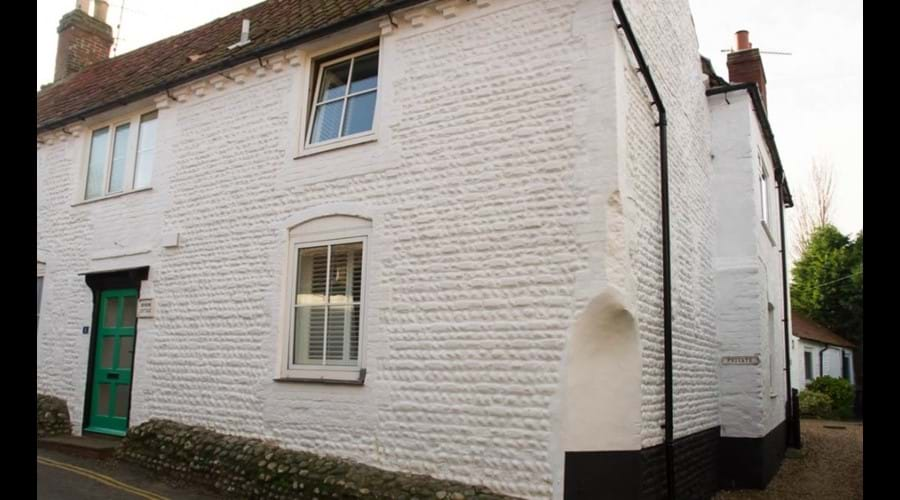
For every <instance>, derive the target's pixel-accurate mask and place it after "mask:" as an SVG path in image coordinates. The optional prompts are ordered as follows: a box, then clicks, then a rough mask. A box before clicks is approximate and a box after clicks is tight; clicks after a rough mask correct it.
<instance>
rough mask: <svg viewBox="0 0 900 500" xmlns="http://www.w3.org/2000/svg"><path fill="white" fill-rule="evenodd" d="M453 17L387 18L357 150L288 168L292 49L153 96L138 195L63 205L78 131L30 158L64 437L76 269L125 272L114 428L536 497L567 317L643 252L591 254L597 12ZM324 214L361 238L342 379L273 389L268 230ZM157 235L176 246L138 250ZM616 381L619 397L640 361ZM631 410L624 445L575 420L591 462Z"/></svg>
mask: <svg viewBox="0 0 900 500" xmlns="http://www.w3.org/2000/svg"><path fill="white" fill-rule="evenodd" d="M479 3H481V4H487V7H477V6H475V5H472V4H460V6H459V8H458V9H456V10H455V11H440V10H436V9H433V8H431V7H427V8H426V9H425V10H418V9H417V10H413V11H410V12H405V13H404V12H401V13H398V14H396V15H395V16H394V20H395V22H397V23H398V25H399V27H398V28H394V29H392V30H388V31H391V32H390V33H387V34H386V35H385V36H384V37H383V38H382V41H381V69H380V75H379V76H380V87H379V95H378V112H377V117H376V121H377V124H378V125H377V132H376V136H377V141H375V142H369V143H366V144H359V145H355V146H352V147H347V148H344V149H339V150H334V151H328V152H324V153H319V154H316V155H312V156H305V157H302V158H300V159H294V157H295V156H297V151H298V148H297V144H296V143H297V141H296V139H295V137H296V136H298V135H299V133H300V128H299V127H300V126H299V122H300V120H301V117H302V114H303V113H302V112H301V111H305V100H306V95H305V94H304V93H303V92H304V89H305V88H306V82H307V79H308V78H309V74H310V65H309V61H308V58H306V56H303V57H301V58H300V59H301V63H300V64H299V65H298V66H293V65H288V66H281V67H279V68H280V69H278V70H275V69H273V67H272V66H270V67H269V68H268V69H261V70H259V76H257V74H256V73H255V72H251V73H250V74H249V75H247V76H246V78H245V79H244V81H243V83H241V84H237V83H231V82H230V81H228V82H224V87H223V89H222V90H218V89H215V88H213V87H212V86H206V87H199V86H198V87H197V89H196V90H193V88H192V92H190V93H188V94H181V93H179V92H178V91H177V90H176V91H175V92H174V93H175V94H176V95H178V96H180V98H179V100H178V101H177V102H175V101H172V102H166V105H164V107H162V109H160V114H159V120H160V121H159V139H158V144H157V163H156V166H155V168H154V173H153V182H152V186H153V188H152V189H151V190H149V191H144V192H140V193H133V194H127V195H124V196H121V197H118V198H112V199H106V200H100V201H95V202H92V203H88V204H74V200H76V199H77V197H78V196H77V192H79V191H80V190H81V189H82V188H83V185H82V184H81V181H80V180H79V179H80V177H79V175H80V168H81V165H82V163H83V162H82V157H83V149H84V148H85V147H86V145H87V137H88V136H89V132H87V134H85V133H84V132H83V133H82V134H81V135H80V136H79V137H76V138H69V139H67V140H66V141H65V142H55V143H53V144H46V145H43V146H42V147H41V148H40V150H39V152H38V172H39V179H41V180H42V183H41V190H42V194H40V195H39V205H38V220H39V224H38V236H39V241H40V242H41V246H42V247H44V248H46V262H47V268H46V277H45V284H44V309H43V310H42V319H41V332H40V334H39V338H38V367H39V369H38V387H39V390H40V391H42V392H47V393H50V394H53V395H57V396H60V397H63V398H65V399H66V400H67V401H68V403H69V406H70V413H71V414H72V416H73V420H74V422H73V423H74V426H75V429H76V432H77V431H78V430H79V429H80V428H81V416H82V412H83V408H84V390H85V384H86V375H87V373H86V372H87V360H88V343H89V337H90V336H89V335H82V334H81V331H80V330H81V327H82V326H84V325H89V324H90V314H91V294H90V290H89V288H88V287H87V286H86V285H85V283H84V277H83V276H80V275H79V274H78V273H81V272H88V271H98V270H104V269H107V270H108V269H119V268H123V267H135V266H144V265H149V266H150V270H151V274H150V278H149V280H148V281H147V282H145V283H144V284H143V285H142V296H144V297H148V296H152V297H154V298H155V300H156V316H155V318H154V319H152V320H150V319H142V320H140V321H139V323H138V343H137V346H136V354H135V356H136V359H135V368H134V369H135V373H134V380H135V388H134V392H133V399H132V411H131V425H137V424H140V423H141V422H143V421H146V420H147V419H149V418H170V419H174V420H178V421H181V422H185V423H189V424H201V425H205V426H209V427H212V428H214V429H217V430H219V431H225V432H230V433H235V434H241V435H249V436H257V437H262V438H267V439H273V440H275V441H276V442H278V443H279V444H281V445H283V446H287V447H290V448H295V449H306V450H312V451H316V452H320V453H326V454H331V455H339V456H343V457H348V458H352V459H356V460H360V461H363V462H366V463H369V464H372V465H375V466H379V467H383V468H388V469H398V470H405V471H410V472H416V473H424V474H431V475H434V476H437V477H441V478H449V479H457V480H462V481H467V482H473V483H481V484H485V485H487V486H489V487H491V488H494V489H496V490H498V491H501V492H505V493H509V494H513V495H516V496H521V497H525V498H548V497H551V496H554V495H556V496H560V495H561V491H562V490H561V484H562V479H563V478H562V464H563V462H562V457H563V452H564V444H563V440H564V439H569V442H570V443H571V442H572V440H571V437H570V438H565V437H564V436H563V433H562V430H561V425H560V420H561V419H562V418H565V415H567V414H569V413H566V410H565V408H566V407H565V404H566V399H565V397H564V396H563V393H564V392H565V387H566V386H565V383H566V382H565V380H566V379H565V372H566V365H565V364H564V357H565V356H566V352H567V351H566V345H567V339H568V338H569V337H570V335H571V334H572V332H573V328H574V327H575V324H576V322H578V321H579V319H580V318H588V320H587V321H582V324H583V325H587V329H588V330H589V331H590V330H593V331H596V325H595V324H593V321H592V320H590V318H591V316H590V315H584V314H582V313H583V311H585V310H587V309H588V304H590V303H592V302H593V301H595V300H596V298H597V297H599V296H600V295H601V294H603V293H604V291H608V290H610V282H611V281H612V278H611V277H610V276H609V274H610V272H611V271H610V270H611V269H614V270H617V271H616V272H622V271H621V265H622V264H623V263H624V262H628V260H629V259H632V260H642V259H653V258H656V257H658V254H656V253H653V252H649V253H647V252H635V249H638V248H639V247H637V246H636V243H635V242H634V241H633V242H632V243H631V245H632V247H631V249H629V250H626V247H625V246H624V245H623V244H622V243H621V240H619V239H618V238H617V239H615V240H611V239H609V238H607V234H608V233H609V231H619V232H621V231H626V227H627V226H626V225H625V219H624V218H623V216H622V215H621V213H620V214H619V215H617V216H614V217H609V218H607V217H606V216H605V214H606V213H607V211H608V210H609V208H608V207H609V206H610V205H611V204H612V206H613V207H614V208H615V205H616V203H618V202H617V200H618V199H619V198H618V197H617V196H616V195H615V194H614V193H615V191H616V189H617V188H616V186H617V180H616V179H617V177H618V176H619V175H620V174H619V169H620V167H619V166H620V162H621V161H622V158H623V157H622V156H621V155H622V152H621V151H620V150H619V144H620V143H621V141H622V137H623V136H624V132H623V131H622V130H621V129H620V127H619V123H620V122H621V119H617V110H618V108H617V107H616V102H617V101H616V99H618V98H619V97H618V96H619V94H618V93H617V92H618V89H619V88H621V87H617V86H616V85H617V84H616V83H615V81H616V78H622V76H621V75H620V74H617V72H616V71H615V70H614V68H615V67H616V64H618V63H616V62H615V61H616V60H617V59H616V58H617V57H621V54H620V55H616V54H617V53H616V50H621V47H620V48H619V49H616V47H617V45H616V44H617V43H619V42H617V41H616V32H615V28H614V25H613V22H612V15H611V8H610V6H609V5H608V4H607V3H605V2H582V1H575V0H571V1H565V0H564V1H554V2H542V1H519V0H497V1H492V2H479ZM407 14H418V15H407ZM498 27H502V29H498ZM352 31H353V33H349V34H343V35H341V36H332V37H329V38H328V39H326V40H321V41H319V42H316V43H314V44H310V46H309V47H303V49H304V50H307V51H308V52H309V53H312V52H315V51H317V50H324V49H328V48H332V49H334V48H340V47H341V46H343V44H346V43H348V42H349V41H350V40H351V39H354V40H355V39H359V37H360V36H364V35H373V34H374V35H376V36H377V35H378V34H379V33H380V30H379V28H378V23H377V22H375V23H371V24H370V25H368V26H364V27H361V28H359V29H356V30H352ZM353 37H355V38H353ZM619 68H620V71H623V72H624V64H622V65H620V66H619ZM643 127H644V129H643V131H642V133H646V134H653V130H654V129H653V128H652V123H645V124H644V125H643ZM85 128H86V130H88V131H89V130H90V123H87V124H85ZM645 166H646V168H647V169H650V170H649V171H650V172H651V173H652V172H655V170H654V166H653V163H652V161H648V162H647V163H646V165H645ZM649 185H652V183H650V184H649ZM650 197H651V198H652V197H653V195H652V194H650ZM348 204H352V205H353V206H355V207H362V210H363V211H366V212H368V215H369V216H370V217H371V218H372V220H373V228H372V232H373V236H372V237H371V238H370V240H369V241H368V244H369V248H368V251H369V260H368V264H369V268H368V270H367V273H368V275H367V280H368V289H367V295H366V300H367V303H368V305H367V316H366V318H365V324H366V331H365V333H364V335H365V337H364V346H363V349H365V351H366V356H367V360H368V361H367V366H366V368H367V371H368V373H367V377H366V383H365V385H364V386H362V387H343V386H333V385H327V386H326V385H309V384H284V383H277V382H274V381H273V378H275V377H277V376H278V370H277V366H278V354H277V352H278V346H279V342H280V341H281V336H280V335H281V328H282V324H281V323H282V321H281V318H282V317H283V314H282V311H281V301H280V298H281V297H282V296H283V288H282V287H283V286H284V283H285V279H284V278H285V276H284V273H283V269H284V264H285V259H286V252H285V244H284V243H285V241H284V234H285V231H286V229H287V226H286V225H287V221H289V220H291V219H292V217H294V216H295V215H296V214H298V213H301V212H303V211H305V210H313V209H318V208H321V207H328V206H335V205H337V206H346V205H348ZM654 210H656V209H655V208H654ZM654 213H656V211H655V212H654ZM648 230H649V229H648ZM171 233H178V234H179V245H178V246H177V247H174V248H163V247H162V246H161V244H160V240H161V238H162V237H163V236H164V235H168V234H171ZM122 248H124V249H126V250H127V251H126V250H121V249H122ZM128 253H130V254H132V255H124V254H128ZM117 255H118V256H117ZM635 265H637V264H635ZM617 279H619V280H620V281H619V283H625V282H626V281H625V279H624V278H617ZM623 286H624V285H623ZM643 293H652V292H647V291H645V292H643ZM652 315H653V317H654V318H659V317H661V313H659V312H655V313H653V314H652ZM631 335H632V341H631V346H632V347H630V349H631V351H630V352H631V354H632V355H633V356H638V355H639V352H638V351H637V337H636V334H635V333H633V332H632V333H631ZM624 369H625V370H631V372H630V375H627V376H628V377H630V378H631V380H632V381H633V387H634V388H635V389H638V388H639V377H640V365H639V364H637V363H630V365H629V366H625V367H624ZM607 371H610V370H607ZM613 374H614V375H615V373H613ZM607 382H608V380H607ZM640 394H641V393H640V391H638V390H635V391H633V392H631V393H629V395H628V397H629V398H630V399H629V401H630V402H629V403H628V404H627V405H625V410H624V411H625V413H626V414H628V415H631V417H630V418H631V424H630V425H631V427H630V428H631V430H630V432H629V431H628V430H627V428H626V431H625V432H621V427H617V428H615V429H610V428H601V429H600V432H595V433H592V434H591V439H593V441H592V443H593V444H592V446H597V447H603V446H607V447H612V446H617V445H616V443H620V444H618V446H619V447H622V446H625V447H639V446H640V442H639V429H640V419H641V411H640V404H641V403H640V397H641V396H640ZM614 397H616V396H615V395H614V394H611V395H608V396H607V398H614ZM596 400H599V401H604V399H602V398H600V399H596ZM606 400H607V401H610V404H609V405H607V406H608V408H602V409H603V410H605V411H612V410H613V407H614V406H615V405H616V401H614V400H609V399H606ZM569 401H571V399H570V400H569ZM581 424H582V425H585V422H584V421H582V422H581ZM587 425H590V422H588V423H587ZM572 428H578V427H577V426H573V427H572ZM621 443H625V444H621Z"/></svg>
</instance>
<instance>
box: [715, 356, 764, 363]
mask: <svg viewBox="0 0 900 500" xmlns="http://www.w3.org/2000/svg"><path fill="white" fill-rule="evenodd" d="M722 364H723V365H758V364H759V356H755V355H754V356H725V357H723V358H722Z"/></svg>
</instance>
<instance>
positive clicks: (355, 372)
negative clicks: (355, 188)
mask: <svg viewBox="0 0 900 500" xmlns="http://www.w3.org/2000/svg"><path fill="white" fill-rule="evenodd" d="M370 228H371V222H370V221H368V220H367V219H361V218H357V217H349V216H329V217H322V218H317V219H314V220H311V221H309V222H306V223H304V224H301V225H299V226H296V227H295V228H293V229H292V230H291V231H290V252H289V254H288V255H289V259H290V262H289V264H290V280H289V285H288V290H289V300H288V309H289V310H288V314H287V318H286V326H287V328H286V331H287V338H286V339H285V342H284V350H285V356H284V359H283V363H284V364H283V368H284V369H283V370H282V376H283V377H285V378H294V379H307V380H335V381H358V380H360V375H361V370H362V368H363V366H364V365H363V360H364V352H363V351H364V349H363V339H364V321H363V318H364V307H365V284H366V272H367V265H366V251H367V241H368V235H369V231H370Z"/></svg>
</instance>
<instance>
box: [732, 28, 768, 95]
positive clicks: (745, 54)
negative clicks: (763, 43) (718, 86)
mask: <svg viewBox="0 0 900 500" xmlns="http://www.w3.org/2000/svg"><path fill="white" fill-rule="evenodd" d="M735 39H736V41H737V50H735V51H733V52H730V53H729V54H728V80H729V81H730V82H732V83H746V82H753V83H755V84H756V86H757V87H759V95H760V97H761V98H762V101H763V106H765V105H766V71H765V70H764V69H763V63H762V58H761V57H760V55H759V49H754V48H753V46H752V45H751V44H750V33H749V32H748V31H747V30H741V31H738V32H736V33H735Z"/></svg>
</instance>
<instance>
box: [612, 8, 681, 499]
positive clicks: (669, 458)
mask: <svg viewBox="0 0 900 500" xmlns="http://www.w3.org/2000/svg"><path fill="white" fill-rule="evenodd" d="M612 5H613V9H614V10H615V11H616V17H618V18H619V24H618V25H617V28H622V31H623V32H624V33H625V38H626V39H627V40H628V45H629V46H630V47H631V51H632V53H633V54H634V58H635V60H636V61H637V64H638V72H639V73H640V74H641V75H642V76H643V77H644V82H645V83H646V84H647V88H648V89H649V90H650V96H651V97H652V98H653V102H651V103H650V105H651V106H656V112H657V113H658V115H659V121H658V122H657V124H656V126H657V127H659V183H660V202H661V205H662V207H661V208H662V251H663V349H664V357H665V423H664V428H665V450H666V491H667V492H668V498H669V499H670V500H674V499H675V498H676V496H675V455H674V441H675V440H674V434H675V432H674V418H673V414H674V411H673V403H672V395H673V390H672V387H673V380H672V375H673V374H672V263H671V242H670V235H669V153H668V142H667V136H666V108H665V106H664V105H663V102H662V98H661V97H660V95H659V91H658V90H657V89H656V84H655V83H654V82H653V76H652V75H651V74H650V68H648V67H647V62H646V61H645V60H644V55H643V54H642V53H641V48H640V47H639V46H638V43H637V39H636V38H635V36H634V31H632V30H631V24H630V23H629V22H628V17H627V16H626V15H625V10H624V9H623V8H622V2H621V1H620V0H612Z"/></svg>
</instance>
